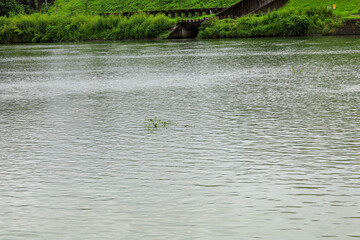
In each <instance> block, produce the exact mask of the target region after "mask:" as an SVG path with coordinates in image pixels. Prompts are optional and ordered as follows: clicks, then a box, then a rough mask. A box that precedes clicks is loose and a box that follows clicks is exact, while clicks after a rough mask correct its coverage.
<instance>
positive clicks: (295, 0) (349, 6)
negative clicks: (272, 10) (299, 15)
mask: <svg viewBox="0 0 360 240" xmlns="http://www.w3.org/2000/svg"><path fill="white" fill-rule="evenodd" d="M333 4H335V5H336V9H335V13H336V14H339V15H342V16H346V15H349V13H350V14H358V13H359V10H360V1H359V0H290V1H289V2H288V3H287V5H286V6H285V9H292V8H295V9H306V8H315V7H324V8H325V7H331V8H332V6H333Z"/></svg>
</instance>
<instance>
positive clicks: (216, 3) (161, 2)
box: [51, 0, 238, 14]
mask: <svg viewBox="0 0 360 240" xmlns="http://www.w3.org/2000/svg"><path fill="white" fill-rule="evenodd" d="M236 2H238V0H207V1H204V0H142V1H135V0H57V1H56V3H55V4H54V7H53V8H52V9H51V12H62V13H69V14H74V13H81V14H94V13H108V12H132V11H146V10H170V9H187V8H210V7H228V6H231V5H232V4H234V3H236Z"/></svg>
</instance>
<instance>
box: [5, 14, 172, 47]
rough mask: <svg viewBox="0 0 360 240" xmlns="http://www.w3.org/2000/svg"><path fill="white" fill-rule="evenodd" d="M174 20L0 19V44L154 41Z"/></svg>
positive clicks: (136, 17)
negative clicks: (124, 40)
mask: <svg viewBox="0 0 360 240" xmlns="http://www.w3.org/2000/svg"><path fill="white" fill-rule="evenodd" d="M174 25H175V20H172V19H169V18H167V17H165V16H163V15H158V16H146V15H144V14H139V15H133V16H131V17H129V18H127V17H122V16H114V15H111V16H85V15H77V16H73V17H63V16H60V15H47V14H32V15H18V16H15V17H11V18H7V17H0V43H28V42H60V41H85V40H118V39H145V38H146V39H151V38H159V37H161V36H162V35H166V34H168V31H169V30H170V29H171V28H172V27H173V26H174Z"/></svg>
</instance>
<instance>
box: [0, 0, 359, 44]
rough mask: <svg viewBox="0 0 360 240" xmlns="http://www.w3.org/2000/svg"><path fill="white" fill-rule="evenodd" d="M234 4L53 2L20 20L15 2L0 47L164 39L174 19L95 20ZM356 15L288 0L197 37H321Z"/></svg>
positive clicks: (6, 7)
mask: <svg viewBox="0 0 360 240" xmlns="http://www.w3.org/2000/svg"><path fill="white" fill-rule="evenodd" d="M18 1H20V0H18ZM40 2H41V1H40ZM236 2H238V0H208V1H203V0H187V1H184V0H142V1H136V0H57V1H56V3H55V4H54V5H53V6H51V7H50V9H49V11H48V12H47V13H45V14H44V13H43V14H40V13H36V14H31V15H24V12H28V11H27V10H26V9H24V6H22V5H21V4H18V3H16V1H15V0H0V16H1V15H3V16H5V17H0V43H25V42H59V41H86V40H118V39H145V38H146V39H151V38H164V37H166V35H167V34H168V31H169V30H170V29H171V28H172V27H173V26H174V25H175V23H176V20H175V19H170V18H167V17H165V16H163V15H159V16H147V15H145V14H138V15H134V16H131V17H123V16H98V15H96V14H97V13H104V12H122V11H139V10H142V11H144V10H159V9H179V8H203V7H204V8H205V7H206V8H207V7H227V6H230V5H231V4H233V3H236ZM333 4H336V10H329V6H332V5H333ZM319 6H320V7H319ZM359 10H360V2H359V0H290V1H289V3H288V4H287V5H286V6H285V7H284V8H283V9H281V10H279V11H276V12H270V13H267V14H255V15H251V16H246V17H241V18H238V19H225V20H217V19H215V18H213V19H211V20H210V21H206V22H204V23H203V25H202V27H201V29H200V33H199V37H200V38H229V37H265V36H303V35H310V34H324V33H328V32H330V31H332V30H333V29H334V28H336V27H337V26H338V25H339V24H340V23H341V19H340V17H339V15H340V16H341V17H342V19H344V18H346V17H348V16H350V14H354V13H358V12H359ZM335 14H336V15H335Z"/></svg>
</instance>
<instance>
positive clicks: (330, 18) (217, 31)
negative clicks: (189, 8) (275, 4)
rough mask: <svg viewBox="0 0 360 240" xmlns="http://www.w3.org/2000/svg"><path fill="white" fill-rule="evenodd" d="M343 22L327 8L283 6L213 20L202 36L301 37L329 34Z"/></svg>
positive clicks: (206, 23) (201, 31)
mask: <svg viewBox="0 0 360 240" xmlns="http://www.w3.org/2000/svg"><path fill="white" fill-rule="evenodd" d="M340 24H341V19H340V17H338V16H336V15H335V14H334V13H333V11H331V10H328V9H327V8H307V9H283V10H278V11H275V12H269V13H267V14H261V15H250V16H245V17H241V18H238V19H224V20H218V19H215V18H214V19H211V20H210V21H206V22H204V23H203V24H202V26H201V28H200V32H199V38H241V37H280V36H285V37H297V36H305V35H314V34H327V33H329V32H330V31H332V30H334V29H336V28H337V27H338V26H339V25H340Z"/></svg>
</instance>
